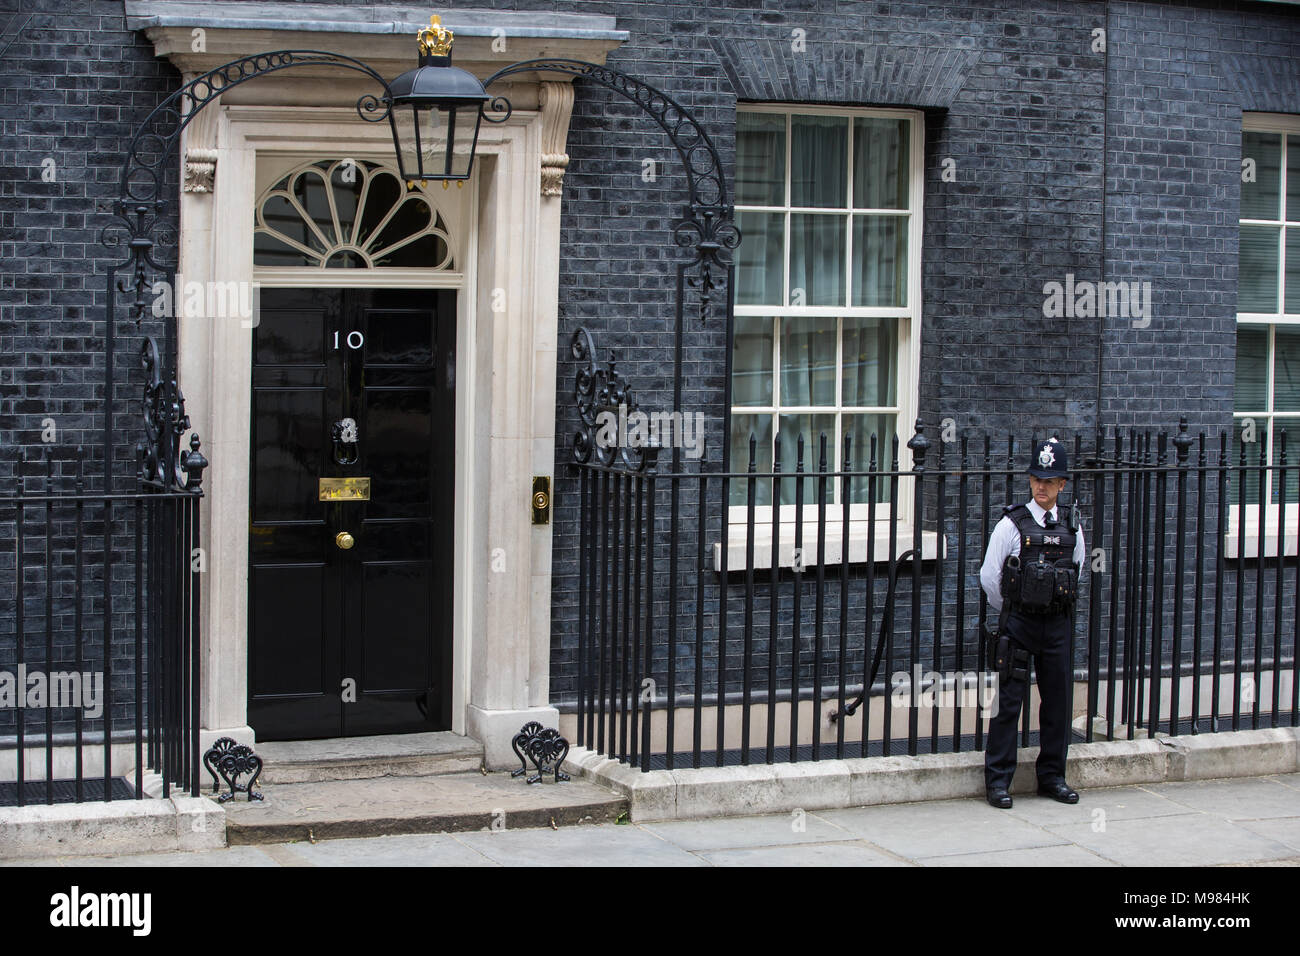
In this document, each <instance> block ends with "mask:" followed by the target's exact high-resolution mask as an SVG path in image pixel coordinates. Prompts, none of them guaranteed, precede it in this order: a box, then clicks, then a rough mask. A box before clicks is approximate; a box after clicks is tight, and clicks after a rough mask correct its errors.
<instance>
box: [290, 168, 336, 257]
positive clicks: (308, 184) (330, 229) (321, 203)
mask: <svg viewBox="0 0 1300 956" xmlns="http://www.w3.org/2000/svg"><path fill="white" fill-rule="evenodd" d="M293 195H294V198H295V199H297V200H298V205H300V206H302V208H303V209H305V210H307V215H308V216H310V217H311V218H312V219H313V220H314V221H315V223H316V226H317V228H318V229H320V234H321V235H322V236H324V237H325V240H326V241H327V242H329V243H330V244H331V245H332V244H334V243H337V242H338V241H339V239H338V237H337V236H336V235H335V233H334V213H332V212H331V211H330V201H329V196H328V195H327V189H326V186H325V178H324V176H323V175H322V174H321V172H320V171H319V170H316V169H308V170H306V171H305V172H301V173H299V174H298V178H297V179H296V180H294V184H293Z"/></svg>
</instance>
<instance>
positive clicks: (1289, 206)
mask: <svg viewBox="0 0 1300 956" xmlns="http://www.w3.org/2000/svg"><path fill="white" fill-rule="evenodd" d="M1286 218H1287V220H1288V221H1290V222H1300V136H1288V137H1287V138H1286Z"/></svg>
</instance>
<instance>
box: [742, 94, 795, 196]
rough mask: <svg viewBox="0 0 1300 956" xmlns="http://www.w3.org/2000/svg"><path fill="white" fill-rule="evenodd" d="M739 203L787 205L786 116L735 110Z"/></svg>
mask: <svg viewBox="0 0 1300 956" xmlns="http://www.w3.org/2000/svg"><path fill="white" fill-rule="evenodd" d="M736 203H737V205H741V206H783V205H785V116H783V115H781V114H777V113H737V114H736Z"/></svg>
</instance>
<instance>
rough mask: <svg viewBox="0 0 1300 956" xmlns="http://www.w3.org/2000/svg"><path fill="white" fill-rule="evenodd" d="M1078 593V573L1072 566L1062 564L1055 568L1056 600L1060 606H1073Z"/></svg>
mask: <svg viewBox="0 0 1300 956" xmlns="http://www.w3.org/2000/svg"><path fill="white" fill-rule="evenodd" d="M1078 591H1079V573H1078V572H1077V571H1075V570H1074V564H1073V563H1070V564H1066V563H1064V562H1062V563H1061V564H1059V565H1057V567H1056V600H1057V602H1058V603H1060V604H1067V605H1068V604H1073V603H1074V602H1075V599H1076V597H1077V596H1078Z"/></svg>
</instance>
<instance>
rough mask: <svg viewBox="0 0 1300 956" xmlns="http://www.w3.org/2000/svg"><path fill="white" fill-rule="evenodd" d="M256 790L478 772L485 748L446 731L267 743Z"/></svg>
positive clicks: (261, 745) (259, 749) (262, 751)
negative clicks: (376, 778) (328, 782)
mask: <svg viewBox="0 0 1300 956" xmlns="http://www.w3.org/2000/svg"><path fill="white" fill-rule="evenodd" d="M254 750H255V751H256V753H257V755H258V756H259V757H261V758H262V762H263V770H262V775H261V776H260V777H258V780H257V785H258V787H261V786H262V785H263V784H266V785H268V786H269V785H271V784H292V783H320V782H324V781H330V780H362V779H367V778H373V777H423V776H430V775H434V774H448V773H467V772H470V771H477V770H478V769H479V767H480V766H482V764H483V745H482V744H480V743H479V742H478V741H476V740H473V739H471V738H469V737H462V736H459V735H458V734H453V733H450V732H447V731H442V732H433V733H423V734H400V735H391V736H374V737H342V738H337V739H330V740H289V741H279V740H276V741H268V742H265V743H259V744H255V745H254Z"/></svg>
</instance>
